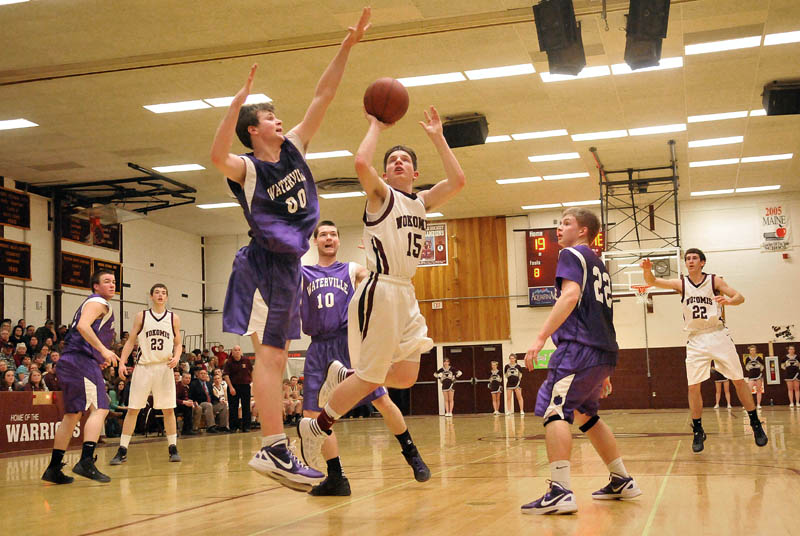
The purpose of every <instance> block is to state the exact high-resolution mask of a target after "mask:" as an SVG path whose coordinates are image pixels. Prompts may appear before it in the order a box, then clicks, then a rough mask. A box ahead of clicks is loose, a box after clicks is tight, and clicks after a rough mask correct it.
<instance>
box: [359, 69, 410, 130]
mask: <svg viewBox="0 0 800 536" xmlns="http://www.w3.org/2000/svg"><path fill="white" fill-rule="evenodd" d="M364 108H365V109H366V110H367V113H368V114H370V115H373V116H375V117H377V118H378V120H379V121H381V122H382V123H387V124H392V123H396V122H397V121H399V120H400V119H401V118H402V117H403V116H404V115H406V111H408V91H406V88H405V87H404V86H403V84H401V83H400V82H398V81H397V80H395V79H394V78H378V79H377V80H375V81H374V82H373V83H371V84H370V85H369V87H368V88H367V91H365V92H364Z"/></svg>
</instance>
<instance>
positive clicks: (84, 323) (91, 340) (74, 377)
mask: <svg viewBox="0 0 800 536" xmlns="http://www.w3.org/2000/svg"><path fill="white" fill-rule="evenodd" d="M91 284H92V294H91V295H90V296H89V297H88V298H86V300H84V302H83V303H82V304H81V306H80V307H79V308H78V310H77V311H76V312H75V316H74V317H73V319H72V323H71V324H70V327H69V331H68V332H67V334H66V336H65V337H64V351H63V352H62V353H61V358H60V359H59V361H58V380H59V383H60V384H61V390H62V391H63V393H64V418H63V419H62V420H61V423H60V425H59V427H58V428H57V429H56V434H55V440H54V441H53V453H52V456H51V458H50V465H48V466H47V469H46V470H45V472H44V474H43V475H42V480H45V481H47V482H52V483H54V484H69V483H70V482H72V481H73V478H72V477H71V476H67V475H65V474H64V472H63V470H62V469H63V467H64V465H65V464H64V463H63V462H62V460H63V459H64V452H65V451H66V450H67V447H68V446H69V440H70V438H71V437H72V433H73V430H75V426H76V425H77V424H78V423H79V422H80V420H81V415H83V412H84V411H87V410H89V418H88V419H86V426H85V428H84V430H83V450H82V452H81V459H80V460H79V461H78V463H76V464H75V467H73V468H72V472H73V473H76V474H79V475H81V476H84V477H86V478H90V479H92V480H96V481H98V482H110V481H111V479H110V478H109V477H108V476H106V475H104V474H103V473H101V472H100V471H98V470H97V467H96V466H95V460H97V456H95V455H94V448H95V447H96V446H97V440H98V438H99V437H100V432H101V430H102V429H103V423H104V422H105V419H106V414H108V395H107V394H106V389H105V382H104V380H103V374H102V369H104V368H105V367H108V366H112V365H116V364H117V356H116V354H114V352H112V351H111V350H109V349H108V347H109V346H111V343H113V342H114V312H113V311H112V310H111V306H110V305H109V303H108V300H110V299H111V298H112V297H113V296H114V292H115V291H116V286H117V283H116V279H115V277H114V274H113V273H112V272H109V271H106V270H99V271H97V272H95V273H94V274H92V279H91Z"/></svg>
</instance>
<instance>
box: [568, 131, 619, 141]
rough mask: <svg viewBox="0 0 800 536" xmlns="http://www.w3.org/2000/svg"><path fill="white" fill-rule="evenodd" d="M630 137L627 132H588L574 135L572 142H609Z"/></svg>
mask: <svg viewBox="0 0 800 536" xmlns="http://www.w3.org/2000/svg"><path fill="white" fill-rule="evenodd" d="M627 135H628V131H627V130H606V131H604V132H586V133H584V134H573V135H572V141H589V140H607V139H611V138H624V137H626V136H627Z"/></svg>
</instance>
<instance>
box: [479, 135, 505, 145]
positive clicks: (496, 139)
mask: <svg viewBox="0 0 800 536" xmlns="http://www.w3.org/2000/svg"><path fill="white" fill-rule="evenodd" d="M501 141H511V136H509V135H508V134H502V135H500V136H487V137H486V141H485V142H484V143H498V142H501Z"/></svg>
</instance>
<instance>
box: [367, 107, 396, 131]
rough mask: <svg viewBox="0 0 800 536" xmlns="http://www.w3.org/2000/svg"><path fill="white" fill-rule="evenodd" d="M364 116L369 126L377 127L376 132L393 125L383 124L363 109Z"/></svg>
mask: <svg viewBox="0 0 800 536" xmlns="http://www.w3.org/2000/svg"><path fill="white" fill-rule="evenodd" d="M364 115H365V116H366V118H367V121H369V124H370V126H372V125H375V126H377V127H378V130H381V131H383V130H386V129H387V128H389V127H391V126H392V125H394V123H384V122H383V121H381V120H380V119H378V118H377V117H375V116H374V115H372V114H371V113H369V112H368V111H367V110H366V109H364Z"/></svg>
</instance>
